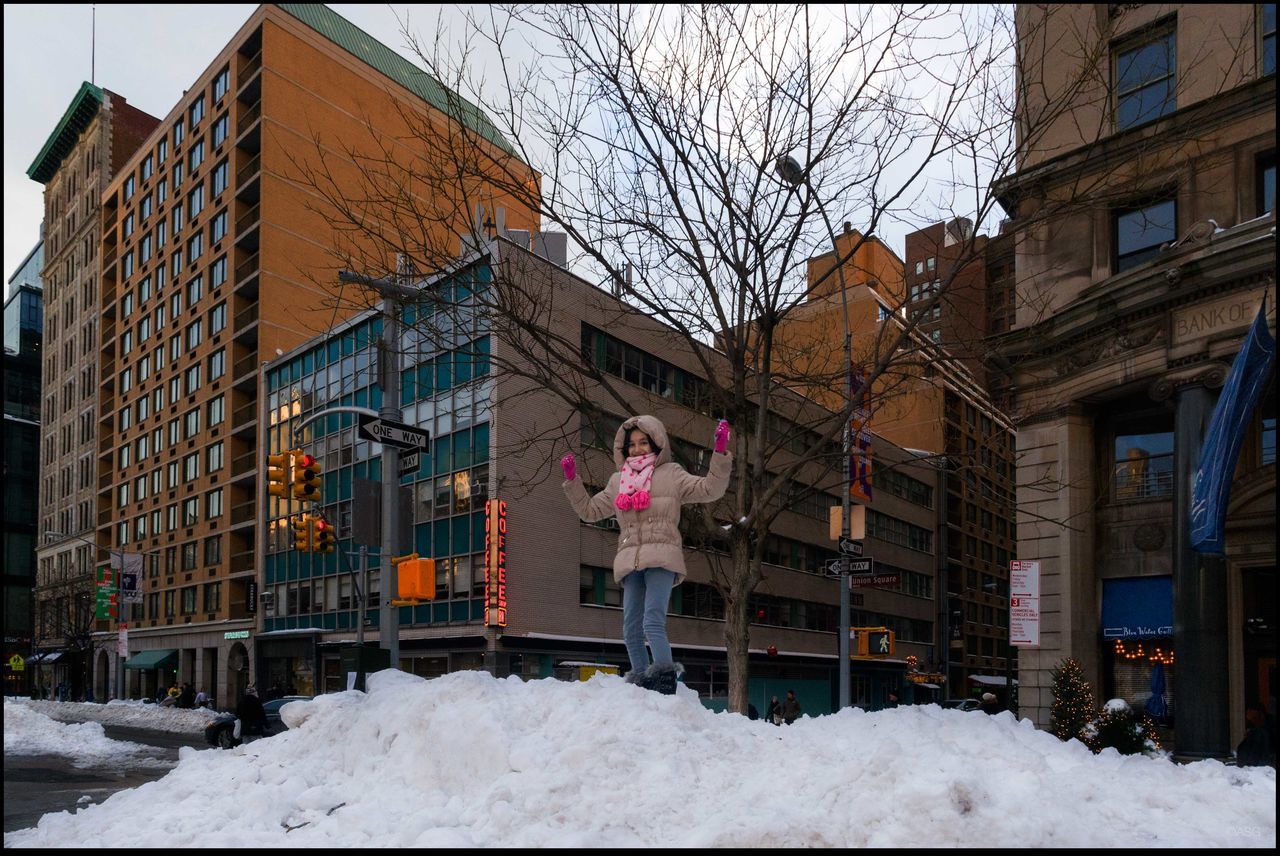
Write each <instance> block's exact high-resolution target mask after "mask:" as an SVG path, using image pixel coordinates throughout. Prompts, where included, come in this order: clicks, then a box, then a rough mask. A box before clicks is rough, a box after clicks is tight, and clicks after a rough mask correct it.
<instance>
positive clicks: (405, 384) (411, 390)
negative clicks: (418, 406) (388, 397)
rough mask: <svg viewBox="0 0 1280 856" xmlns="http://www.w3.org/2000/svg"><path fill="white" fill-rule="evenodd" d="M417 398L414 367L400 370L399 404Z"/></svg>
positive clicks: (416, 374) (411, 401) (413, 400)
mask: <svg viewBox="0 0 1280 856" xmlns="http://www.w3.org/2000/svg"><path fill="white" fill-rule="evenodd" d="M417 400H418V372H417V370H416V369H409V370H408V371H403V372H400V405H401V406H404V405H407V404H413V402H415V401H417Z"/></svg>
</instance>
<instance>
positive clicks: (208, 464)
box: [204, 440, 223, 473]
mask: <svg viewBox="0 0 1280 856" xmlns="http://www.w3.org/2000/svg"><path fill="white" fill-rule="evenodd" d="M222 461H223V452H222V441H221V440H219V441H218V442H216V443H214V444H213V445H212V446H210V447H209V448H208V449H207V450H205V467H204V468H205V472H210V473H216V472H217V471H218V470H220V469H222Z"/></svg>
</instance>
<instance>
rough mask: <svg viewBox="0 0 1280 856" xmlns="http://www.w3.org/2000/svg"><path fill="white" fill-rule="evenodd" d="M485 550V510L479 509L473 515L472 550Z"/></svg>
mask: <svg viewBox="0 0 1280 856" xmlns="http://www.w3.org/2000/svg"><path fill="white" fill-rule="evenodd" d="M483 550H484V512H483V511H477V512H476V513H475V514H472V515H471V552H473V553H480V552H483Z"/></svg>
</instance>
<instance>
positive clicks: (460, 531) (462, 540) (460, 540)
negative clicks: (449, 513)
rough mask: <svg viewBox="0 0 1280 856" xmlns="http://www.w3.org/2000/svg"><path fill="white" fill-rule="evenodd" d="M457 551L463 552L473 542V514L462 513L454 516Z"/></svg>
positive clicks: (454, 538)
mask: <svg viewBox="0 0 1280 856" xmlns="http://www.w3.org/2000/svg"><path fill="white" fill-rule="evenodd" d="M452 543H453V544H454V545H455V547H456V549H457V551H458V552H459V553H461V552H462V551H463V550H465V549H466V548H467V545H468V544H470V543H471V515H469V514H460V515H458V516H457V517H454V518H453V540H452Z"/></svg>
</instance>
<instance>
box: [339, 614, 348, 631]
mask: <svg viewBox="0 0 1280 856" xmlns="http://www.w3.org/2000/svg"><path fill="white" fill-rule="evenodd" d="M350 628H351V613H349V612H339V613H338V629H339V630H348V629H350Z"/></svg>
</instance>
